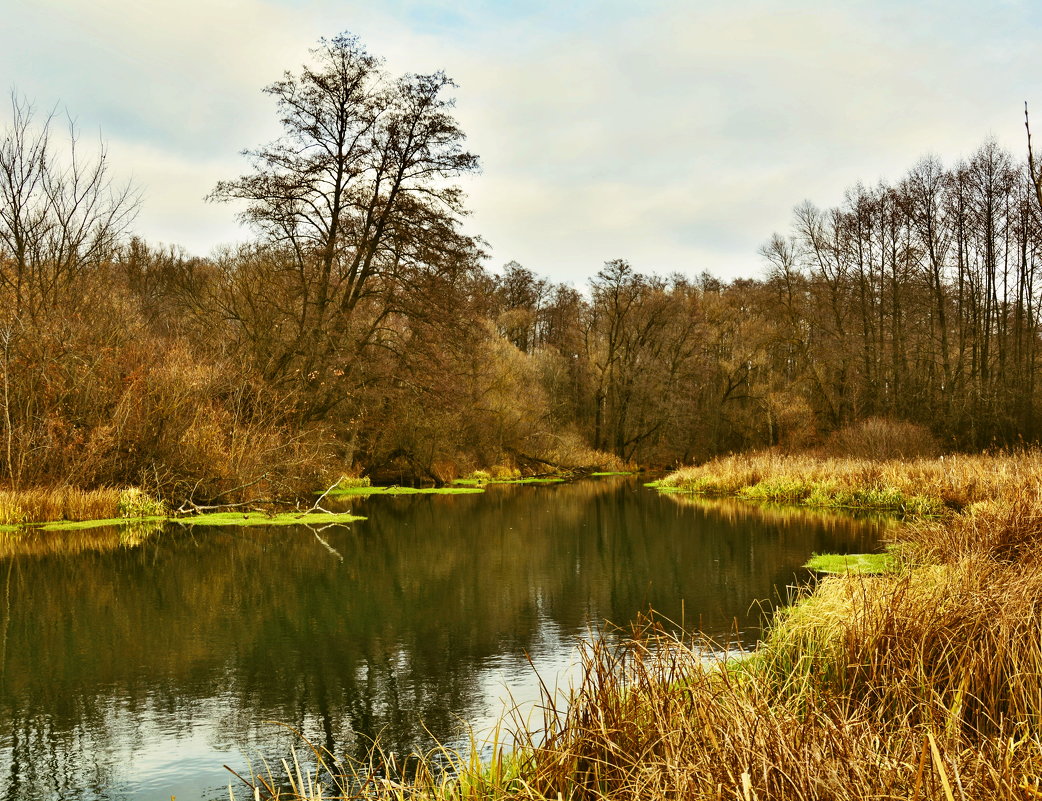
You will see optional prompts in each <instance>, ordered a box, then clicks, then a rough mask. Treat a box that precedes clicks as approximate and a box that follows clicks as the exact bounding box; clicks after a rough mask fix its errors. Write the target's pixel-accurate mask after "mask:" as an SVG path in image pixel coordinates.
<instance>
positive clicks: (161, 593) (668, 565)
mask: <svg viewBox="0 0 1042 801" xmlns="http://www.w3.org/2000/svg"><path fill="white" fill-rule="evenodd" d="M350 508H351V510H352V511H354V512H356V513H358V514H362V515H366V516H367V518H368V519H367V520H365V521H361V522H357V523H354V524H352V525H350V526H331V527H326V528H314V529H309V528H305V527H295V528H281V527H280V528H276V527H272V528H242V529H236V528H209V529H207V528H200V527H197V528H185V527H179V526H177V525H167V526H166V527H165V528H163V529H162V530H160V531H154V532H127V531H124V532H120V531H118V530H115V529H99V530H88V531H83V532H63V533H51V534H48V533H44V532H37V533H32V534H28V535H16V536H12V535H0V799H4V800H5V801H16V800H17V801H29V800H35V799H40V800H41V801H55V800H56V799H62V800H65V799H68V801H73V800H75V801H94V800H95V799H111V800H112V801H116V800H117V799H119V800H121V801H122V800H124V799H125V800H126V801H143V800H144V799H148V800H149V801H168V799H170V797H171V796H176V797H177V799H178V800H179V801H190V800H191V799H197V798H198V799H215V798H227V797H228V791H227V786H228V783H229V781H230V780H233V777H232V776H231V774H230V773H229V772H228V771H226V770H225V769H224V768H223V765H225V764H227V765H229V766H231V767H233V768H235V769H236V770H238V771H243V770H244V769H245V767H246V765H247V763H248V762H253V763H254V764H257V763H258V761H259V760H260V759H263V758H266V759H269V760H271V759H275V760H277V759H279V758H281V757H283V756H285V755H286V754H288V753H289V751H290V749H291V748H292V747H293V745H294V743H295V741H296V738H295V735H294V734H292V733H291V732H290V731H289V730H287V729H286V728H284V727H282V726H279V725H276V723H274V722H276V721H277V722H279V723H283V724H287V725H288V726H290V727H293V728H294V729H296V730H297V731H298V732H301V733H303V734H305V735H306V736H307V737H308V738H309V739H311V740H312V741H313V742H315V743H316V744H318V745H321V746H324V747H327V748H329V749H331V750H332V751H333V752H334V753H337V754H343V753H347V754H351V755H360V754H362V753H364V752H365V750H366V749H367V747H368V745H369V743H370V742H371V740H372V739H373V738H379V741H380V743H381V744H382V746H383V747H384V748H386V749H388V750H392V751H396V752H398V753H408V752H409V751H411V750H413V749H417V748H427V747H429V746H430V745H431V744H432V741H433V739H437V740H438V741H441V742H448V743H451V742H456V741H458V740H459V738H460V737H461V733H462V732H463V728H464V724H469V725H471V726H474V727H477V728H478V729H479V730H480V729H482V728H483V727H486V726H488V725H490V723H491V722H492V721H494V720H495V719H496V718H498V717H499V716H500V715H501V714H502V711H503V708H504V703H505V700H506V699H509V698H512V699H513V700H515V701H518V702H531V701H532V700H533V699H535V698H537V697H538V684H539V682H538V679H537V676H536V671H538V674H539V676H541V677H542V678H543V679H544V680H546V681H547V683H548V684H550V685H551V686H554V685H555V684H557V685H559V686H562V687H563V686H565V685H566V684H567V681H568V680H569V677H570V676H572V675H574V660H575V650H576V643H577V641H578V639H579V638H580V637H583V636H587V635H589V634H590V633H591V632H592V631H595V630H596V631H605V630H606V631H610V630H611V629H610V627H608V626H607V622H610V623H613V624H619V625H623V626H624V625H625V624H627V623H629V622H630V621H632V620H633V619H635V618H636V617H637V616H638V615H639V614H640V613H641V612H642V611H645V610H647V609H648V608H649V607H652V608H654V609H655V610H656V611H657V613H659V614H660V615H662V616H664V617H665V618H667V619H669V620H672V621H676V622H677V623H678V624H679V623H681V622H682V623H683V625H685V626H686V627H689V628H690V627H695V626H700V627H701V628H702V629H703V630H704V631H706V632H708V633H710V634H712V635H716V636H718V637H720V638H723V639H730V640H732V641H738V644H740V645H744V646H751V645H752V644H754V643H755V641H756V637H757V635H758V634H759V632H760V623H761V620H762V614H763V607H762V605H761V604H760V603H758V602H767V603H768V604H769V603H770V602H772V601H777V600H778V599H779V598H780V597H784V593H785V587H786V586H787V585H790V584H792V583H793V582H799V581H806V580H807V578H808V573H807V571H806V570H803V569H802V568H801V567H800V565H801V564H802V563H803V562H804V561H806V559H807V557H808V556H810V554H811V553H812V552H823V551H840V552H858V551H864V550H871V549H874V548H875V547H877V545H878V542H879V539H880V536H881V532H882V529H883V526H884V525H885V524H884V523H882V522H879V521H876V522H871V521H855V520H853V519H850V518H847V517H844V516H841V515H835V514H815V513H810V512H803V511H799V510H792V509H779V508H774V509H770V508H767V509H763V508H760V507H756V506H751V505H745V504H740V503H738V502H733V501H717V502H697V501H693V500H691V499H686V498H681V497H676V496H665V495H660V494H658V493H656V492H655V491H653V490H649V489H646V488H644V487H643V486H642V485H641V484H640V482H639V481H638V480H636V479H634V478H596V479H593V478H591V479H585V480H582V481H578V482H574V483H568V484H558V485H547V486H491V487H489V488H488V491H487V492H486V493H484V494H481V495H455V496H449V495H446V496H439V495H429V496H403V497H389V496H388V497H373V498H370V499H368V500H363V499H352V502H351V504H350ZM609 636H616V635H609ZM529 658H530V659H531V663H532V664H534V666H535V670H533V667H532V664H530V663H529ZM432 738H433V739H432ZM297 744H298V745H299V742H297ZM240 795H242V794H240Z"/></svg>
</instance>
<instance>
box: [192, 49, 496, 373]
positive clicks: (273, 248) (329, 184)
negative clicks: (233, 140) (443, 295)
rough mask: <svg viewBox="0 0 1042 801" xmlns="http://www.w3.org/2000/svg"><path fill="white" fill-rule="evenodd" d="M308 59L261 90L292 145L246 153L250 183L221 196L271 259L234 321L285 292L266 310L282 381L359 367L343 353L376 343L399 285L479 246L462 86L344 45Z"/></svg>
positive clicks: (235, 308) (269, 364) (282, 141)
mask: <svg viewBox="0 0 1042 801" xmlns="http://www.w3.org/2000/svg"><path fill="white" fill-rule="evenodd" d="M311 53H312V62H311V64H309V65H306V66H304V67H303V68H302V69H301V71H300V73H299V74H297V75H294V74H291V73H289V72H287V73H285V75H284V76H283V78H282V79H281V80H278V81H276V82H275V83H273V84H271V85H270V86H268V87H267V88H266V89H265V91H266V92H267V93H268V94H270V95H272V96H273V97H274V98H275V100H276V104H277V108H278V113H279V120H280V122H281V124H282V128H283V134H282V136H281V137H280V138H279V139H278V140H276V141H275V142H273V143H271V144H269V145H267V146H264V147H261V148H259V149H257V150H249V151H246V152H245V155H246V156H248V157H249V159H250V160H251V162H252V166H253V169H252V171H251V172H250V173H248V174H246V175H244V176H242V177H240V178H237V179H235V180H230V181H222V182H220V183H219V184H218V185H217V187H216V189H215V190H214V192H213V194H212V195H211V197H212V198H213V199H215V200H221V201H230V200H239V201H245V202H246V207H245V211H244V212H243V213H242V218H243V220H244V221H246V222H247V223H248V224H250V225H251V226H252V227H254V228H255V229H256V230H257V231H258V232H259V233H260V234H261V235H262V242H263V243H264V246H265V247H266V248H267V249H268V252H269V253H270V254H271V255H272V258H271V259H269V263H268V265H267V266H266V267H265V268H264V270H263V271H262V272H261V273H260V274H261V275H264V276H266V277H267V280H266V281H265V282H264V283H263V285H258V283H257V282H253V281H250V280H249V279H248V278H247V280H246V281H245V282H244V281H243V280H242V278H243V277H242V276H240V277H239V285H240V286H245V287H247V288H249V287H251V286H252V292H249V291H248V292H247V296H246V297H245V298H244V297H243V296H242V295H241V293H240V295H238V296H237V298H238V303H237V304H235V303H233V304H229V305H228V309H229V311H230V316H231V317H232V318H233V319H235V320H237V321H243V320H245V319H246V317H247V316H248V314H244V313H243V309H244V308H245V309H246V311H247V312H249V310H251V309H253V308H255V307H256V306H257V303H258V301H257V297H256V296H257V295H258V294H260V295H263V294H264V293H266V292H269V291H271V290H275V291H277V292H278V293H279V298H278V308H277V309H274V310H272V309H269V310H268V311H269V312H271V313H274V314H275V315H276V316H277V318H278V319H271V316H270V314H269V315H268V316H266V317H265V326H266V327H268V329H269V331H270V326H271V325H272V324H274V325H277V326H278V327H279V330H280V331H282V332H283V333H282V335H281V337H280V343H281V344H280V345H279V350H278V352H276V353H268V354H265V355H264V357H263V359H262V361H263V363H264V364H265V365H266V367H265V372H266V373H267V378H269V379H276V380H277V379H279V378H283V377H286V376H289V375H305V376H309V375H315V374H316V371H321V370H322V369H324V368H323V366H328V365H329V364H331V363H333V362H337V364H338V367H337V369H338V370H339V371H341V372H343V371H344V370H346V369H350V364H351V363H352V361H353V359H352V358H351V357H350V355H349V354H347V351H351V352H357V351H358V349H359V347H360V346H362V345H364V344H365V343H366V342H368V341H370V340H371V339H372V337H373V336H374V335H375V332H377V331H378V330H379V326H380V322H381V320H382V318H383V317H384V316H386V315H387V314H389V313H391V312H392V311H393V309H394V302H393V299H394V297H395V294H396V292H397V290H398V289H400V288H401V285H402V283H403V282H408V281H409V280H410V276H413V275H415V273H416V271H417V270H420V271H422V270H428V269H438V268H439V267H440V266H441V265H442V264H443V262H445V261H449V262H453V263H458V261H459V258H460V254H461V253H465V252H466V251H467V249H468V246H469V244H470V243H469V240H467V238H466V237H463V236H462V235H461V234H460V231H459V223H460V219H461V217H462V216H463V214H464V213H465V211H464V208H463V194H462V192H461V190H460V188H459V187H458V186H457V185H456V184H455V183H454V180H455V179H456V178H458V177H460V176H462V175H464V174H466V173H470V172H473V171H475V170H476V169H477V167H478V160H477V157H476V156H474V155H473V154H471V153H469V152H467V151H466V150H465V149H464V146H463V142H464V134H463V131H462V130H461V129H460V127H459V125H458V124H457V122H456V120H455V118H454V117H453V114H452V108H453V100H452V99H451V98H450V97H447V92H448V91H449V90H451V89H452V88H453V87H454V86H455V84H454V83H453V82H452V80H451V79H449V78H448V77H446V76H445V75H444V74H443V73H441V72H435V73H432V74H429V75H405V76H402V77H399V78H392V77H391V76H390V75H388V74H387V73H386V72H385V71H384V69H383V67H382V64H381V61H380V60H379V59H377V58H376V57H374V56H372V55H371V54H369V53H368V52H367V51H366V50H365V49H364V47H363V46H362V45H361V44H360V43H359V41H358V39H357V38H355V37H354V36H351V35H350V34H347V33H344V34H341V35H339V36H337V37H335V38H333V39H332V40H325V39H323V40H321V41H320V42H319V45H318V47H316V48H315V49H314V50H312V51H311ZM255 255H256V254H255ZM253 261H254V262H256V258H254V259H253ZM273 271H274V272H275V273H277V274H278V279H277V280H271V279H272V278H273V276H272V272H273ZM363 310H364V313H360V312H362V311H363ZM359 316H361V317H364V318H365V319H364V321H360V320H359V319H357V318H358V317H359ZM345 365H347V366H346V367H345Z"/></svg>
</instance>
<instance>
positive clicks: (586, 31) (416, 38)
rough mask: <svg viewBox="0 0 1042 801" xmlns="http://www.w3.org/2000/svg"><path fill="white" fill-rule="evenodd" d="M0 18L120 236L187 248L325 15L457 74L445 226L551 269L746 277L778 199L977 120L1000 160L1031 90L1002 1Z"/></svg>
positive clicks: (962, 142)
mask: <svg viewBox="0 0 1042 801" xmlns="http://www.w3.org/2000/svg"><path fill="white" fill-rule="evenodd" d="M7 17H8V18H7V19H6V20H5V26H4V28H3V31H2V32H0V69H2V70H3V73H4V74H6V75H9V76H11V77H12V80H13V81H14V83H15V84H16V85H17V86H18V88H19V89H20V90H21V91H22V92H24V93H25V94H27V95H28V96H30V97H35V98H37V99H38V100H39V101H40V102H41V103H45V104H49V103H51V102H54V101H55V100H57V99H61V100H62V101H63V102H64V103H65V104H66V105H67V106H68V107H69V108H70V110H71V111H72V112H73V113H74V115H76V116H77V117H78V118H79V120H80V123H81V126H82V127H83V128H84V129H85V130H91V129H96V128H100V129H101V130H102V131H103V133H104V134H105V136H106V137H107V138H108V139H109V140H110V142H111V147H110V155H111V158H112V161H113V163H114V164H117V165H121V167H122V166H123V165H126V168H127V171H128V172H129V171H131V170H132V171H133V173H134V174H135V176H136V177H137V179H138V180H139V181H140V182H141V183H143V184H145V186H144V190H145V194H146V201H145V203H146V205H145V207H144V209H143V212H142V215H141V217H140V218H139V227H140V228H141V232H142V233H144V234H145V235H147V236H149V237H152V238H156V239H161V240H164V241H168V242H170V241H176V242H181V243H183V244H185V245H187V246H188V247H189V248H190V249H192V250H194V251H197V252H207V251H208V250H209V248H210V247H211V246H213V245H215V244H217V243H219V242H222V241H227V240H228V239H231V238H235V237H237V236H239V235H241V232H239V231H238V230H237V229H236V227H235V224H234V210H233V209H231V208H229V207H227V206H213V205H207V204H204V203H203V202H202V201H201V197H202V196H203V195H205V194H206V193H207V192H208V191H209V190H210V189H211V188H212V186H213V183H214V182H215V181H216V180H218V179H219V178H222V177H229V176H234V175H236V174H238V173H240V172H241V171H242V170H243V169H244V167H245V165H244V162H243V160H242V159H241V158H240V157H239V156H238V155H237V153H238V151H240V150H241V149H243V148H245V147H252V146H256V145H259V144H261V143H263V142H265V141H268V140H270V139H271V138H273V137H274V136H275V135H276V134H277V127H276V124H275V120H274V114H273V106H272V103H271V99H270V98H268V97H266V96H264V95H263V94H261V93H260V91H259V89H260V88H261V87H262V86H264V85H266V84H267V83H269V82H271V81H272V80H274V79H275V78H277V77H278V76H279V75H280V74H281V72H282V71H283V70H285V69H291V70H293V69H296V68H297V67H298V66H299V64H300V63H301V62H302V61H303V60H304V59H305V58H306V54H307V49H308V48H309V47H310V46H312V45H313V44H314V42H315V40H316V39H317V38H318V37H319V36H322V35H326V36H331V35H334V34H336V33H338V32H339V31H340V30H342V29H344V28H348V29H350V30H352V31H353V32H355V33H357V34H358V35H360V36H361V38H362V40H363V42H365V44H366V45H367V46H368V47H369V48H370V49H371V50H372V51H373V52H374V53H377V54H380V55H383V56H385V57H386V59H387V64H388V68H389V69H391V70H392V71H395V72H403V71H420V72H423V71H432V70H434V69H439V68H443V69H445V71H446V72H447V73H448V74H449V75H451V76H452V77H454V78H455V79H456V80H457V81H458V82H459V84H460V89H459V91H458V93H457V94H458V107H457V111H458V115H459V118H460V120H461V123H462V125H463V127H464V129H465V130H466V131H467V132H468V134H469V137H470V145H471V147H472V149H474V150H475V151H476V152H478V153H479V154H480V155H481V157H482V162H483V167H484V172H483V174H482V175H481V176H479V177H478V178H476V179H474V180H469V181H467V186H468V188H469V189H470V192H471V206H472V208H473V210H474V214H473V216H472V218H471V220H470V222H469V223H468V224H469V225H470V226H471V228H472V230H474V231H475V232H476V233H481V234H483V235H484V236H485V237H486V238H487V239H488V240H489V242H490V244H491V245H492V247H493V263H503V262H506V261H508V260H510V259H518V260H519V261H522V262H523V263H525V264H526V265H527V266H529V267H531V268H532V269H535V270H537V271H542V272H547V273H551V274H552V275H553V277H555V278H557V279H561V280H571V281H574V282H582V281H583V280H585V279H586V278H587V277H588V276H590V275H592V274H593V273H594V272H596V270H597V269H599V267H600V265H601V263H602V262H603V261H604V260H605V259H608V258H614V257H625V258H629V259H631V261H633V263H634V264H635V265H636V266H637V267H639V268H644V269H649V270H658V271H661V272H667V271H671V270H686V271H688V272H692V273H695V272H699V271H701V270H702V269H709V270H711V271H714V272H716V273H718V274H721V275H724V276H734V275H738V274H741V275H755V274H757V272H758V270H759V262H758V257H757V255H756V251H757V248H758V246H759V245H760V243H762V242H763V241H764V240H766V239H767V238H768V237H769V236H770V234H771V233H772V232H773V231H774V230H778V229H784V228H785V227H786V226H787V224H788V220H789V217H790V210H791V209H792V207H793V206H795V205H796V204H797V203H799V202H801V201H802V200H803V199H805V198H810V199H812V200H814V201H816V202H818V203H820V204H829V203H835V202H838V201H839V200H840V198H841V197H842V193H843V191H844V189H846V188H847V187H848V186H849V185H850V184H852V183H853V182H855V181H857V180H859V179H860V180H864V181H865V182H866V183H873V182H874V181H876V180H878V179H880V178H890V179H895V178H897V177H899V176H900V174H901V172H902V171H904V170H905V169H906V168H908V167H909V166H911V165H912V164H913V163H914V162H915V161H916V160H917V159H918V158H919V156H921V155H922V154H924V153H927V152H931V153H935V154H937V155H938V156H940V157H941V158H942V159H944V160H947V161H951V160H954V159H956V158H959V157H960V156H965V155H968V154H969V153H970V152H972V150H973V149H974V148H975V147H976V146H977V145H978V144H979V143H980V142H981V141H982V140H983V139H984V138H985V137H987V136H988V135H995V136H996V138H997V139H998V140H999V142H1000V143H1001V144H1003V145H1004V146H1006V147H1009V148H1010V149H1012V150H1014V152H1015V153H1017V154H1018V157H1019V154H1020V152H1021V151H1022V149H1023V144H1022V140H1021V137H1022V133H1023V127H1022V118H1021V116H1020V114H1021V104H1022V102H1023V101H1024V100H1025V99H1028V100H1033V101H1034V102H1035V104H1036V106H1037V107H1038V108H1040V109H1042V96H1039V94H1038V92H1039V90H1038V86H1037V81H1036V76H1037V75H1039V74H1042V51H1040V50H1039V49H1038V48H1037V45H1036V42H1035V38H1036V37H1035V34H1036V33H1037V31H1038V30H1039V24H1040V22H1042V11H1040V9H1039V7H1038V4H1036V3H1032V2H1027V0H1025V1H1024V2H1004V3H995V4H988V5H985V4H980V3H976V2H969V0H959V2H945V3H940V2H934V1H933V0H928V1H926V2H919V3H915V4H909V3H905V2H896V1H890V2H879V1H878V0H872V1H871V2H870V1H869V0H863V1H862V0H847V1H845V2H836V3H831V4H828V5H825V4H821V3H820V2H814V1H813V0H789V2H786V3H784V4H782V3H777V2H767V1H766V0H736V1H735V2H731V3H727V4H721V3H707V2H695V3H692V2H690V0H676V1H675V2H674V0H650V2H647V3H642V4H633V3H622V2H615V0H610V1H607V2H605V1H601V2H594V0H583V1H581V2H575V3H569V4H560V3H552V2H549V0H539V1H538V2H529V3H523V4H521V3H511V2H492V1H491V0H474V1H473V2H464V3H459V2H452V3H449V2H447V0H388V2H384V3H380V4H371V3H365V4H363V3H361V2H344V0H297V1H296V2H293V1H291V0H284V1H283V2H276V1H275V0H267V1H265V0H228V1H227V2H224V3H220V4H213V3H211V2H207V1H206V0H183V2H177V3H173V2H155V3H137V2H131V0H97V2H93V3H91V4H86V3H82V2H79V0H75V1H74V0H37V2H35V3H31V4H30V3H23V4H17V6H16V7H14V8H13V9H11V10H10V11H9V12H8V14H7ZM1040 114H1042V112H1040Z"/></svg>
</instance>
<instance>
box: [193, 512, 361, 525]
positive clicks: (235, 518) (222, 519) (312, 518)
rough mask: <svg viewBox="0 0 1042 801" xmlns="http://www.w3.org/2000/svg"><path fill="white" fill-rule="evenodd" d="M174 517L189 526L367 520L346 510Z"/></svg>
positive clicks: (215, 513) (305, 523)
mask: <svg viewBox="0 0 1042 801" xmlns="http://www.w3.org/2000/svg"><path fill="white" fill-rule="evenodd" d="M173 519H174V520H175V521H176V522H178V523H185V524H187V525H189V526H295V525H308V524H320V523H353V522H355V521H356V520H365V518H364V517H360V516H358V515H352V514H348V513H346V512H308V513H303V512H280V513H278V514H273V515H268V514H265V513H264V512H212V513H210V514H200V515H192V516H190V517H178V518H173Z"/></svg>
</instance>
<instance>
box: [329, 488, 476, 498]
mask: <svg viewBox="0 0 1042 801" xmlns="http://www.w3.org/2000/svg"><path fill="white" fill-rule="evenodd" d="M475 492H484V490H483V489H482V488H481V487H366V486H358V487H343V488H340V487H338V488H337V489H333V490H330V491H329V492H328V493H326V497H328V498H344V497H350V496H368V495H466V494H468V493H475ZM319 494H321V493H319Z"/></svg>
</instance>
